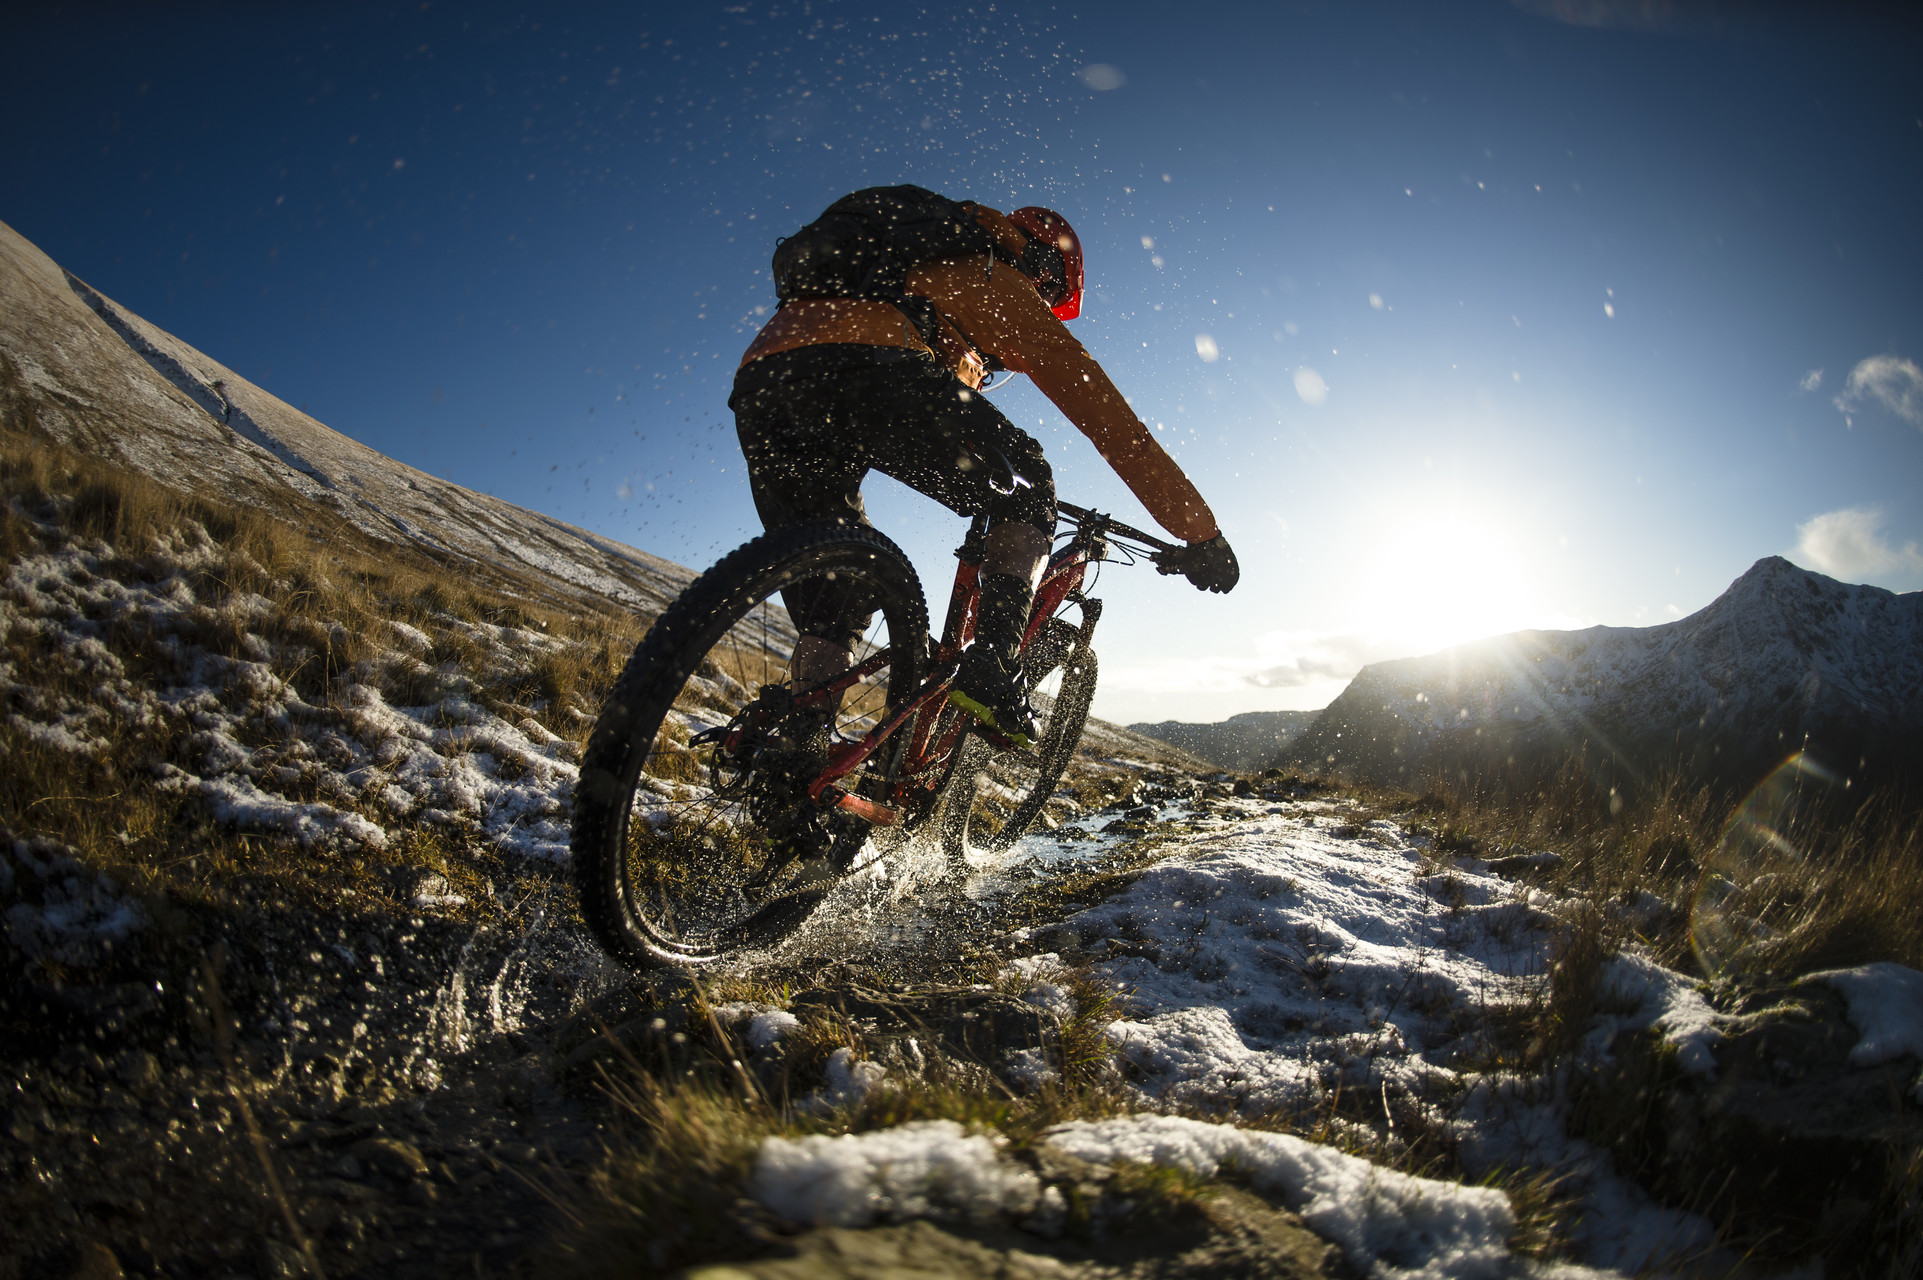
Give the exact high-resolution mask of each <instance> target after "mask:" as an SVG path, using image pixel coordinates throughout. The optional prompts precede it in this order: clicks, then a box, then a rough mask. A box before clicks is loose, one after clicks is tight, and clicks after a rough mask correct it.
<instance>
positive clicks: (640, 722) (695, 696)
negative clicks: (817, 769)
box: [571, 522, 928, 969]
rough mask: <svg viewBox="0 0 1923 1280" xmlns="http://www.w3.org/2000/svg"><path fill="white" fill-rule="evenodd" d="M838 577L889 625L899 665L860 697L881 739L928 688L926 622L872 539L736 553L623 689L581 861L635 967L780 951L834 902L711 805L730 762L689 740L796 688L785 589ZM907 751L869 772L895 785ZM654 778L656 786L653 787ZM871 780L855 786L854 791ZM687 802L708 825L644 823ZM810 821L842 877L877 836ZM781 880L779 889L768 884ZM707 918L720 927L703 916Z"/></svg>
mask: <svg viewBox="0 0 1923 1280" xmlns="http://www.w3.org/2000/svg"><path fill="white" fill-rule="evenodd" d="M828 576H832V577H833V578H835V579H836V580H837V581H839V582H841V583H846V584H848V585H849V587H850V588H852V589H855V590H858V591H861V592H862V593H863V594H865V595H866V596H867V597H868V598H871V599H872V600H873V602H874V605H875V608H876V610H877V611H878V614H879V616H881V617H882V618H884V619H885V620H886V623H887V628H888V630H887V640H888V648H889V654H890V662H889V664H888V666H887V667H886V668H885V669H884V671H882V672H880V673H877V675H876V676H875V677H874V681H873V682H871V683H870V684H869V685H868V686H866V687H864V686H857V689H860V690H863V694H862V696H863V697H864V698H867V699H869V702H868V703H865V704H863V705H867V706H870V707H871V710H869V711H867V712H864V713H862V714H865V715H867V716H868V719H867V720H866V721H864V722H863V723H866V724H872V723H874V722H875V721H876V719H877V718H878V717H879V716H883V715H886V714H888V713H890V712H892V711H893V710H894V709H896V708H898V707H899V706H901V705H903V704H904V703H905V702H906V700H907V699H908V698H909V696H910V695H911V694H912V693H913V691H914V690H915V688H916V687H917V685H918V684H919V682H920V679H921V670H922V662H923V659H924V655H925V653H926V651H927V634H928V615H927V607H926V605H925V604H924V602H923V598H922V592H921V584H920V581H919V580H918V579H917V577H916V575H915V570H914V567H913V566H912V565H911V564H910V563H909V562H908V559H907V557H906V556H904V555H903V554H902V552H901V550H900V548H898V547H897V546H895V544H894V543H893V542H891V541H890V540H889V539H888V538H887V537H885V536H884V535H882V534H881V533H879V532H877V531H875V530H874V529H871V528H868V527H866V526H859V525H843V524H835V523H829V522H820V523H811V524H803V525H795V526H790V527H787V528H783V529H777V530H773V531H770V532H768V533H765V534H763V535H762V536H760V537H758V538H756V539H754V540H753V541H751V542H749V543H747V544H745V545H743V546H742V547H740V548H738V549H737V550H735V551H733V552H732V553H730V554H729V555H728V556H726V557H725V558H723V559H722V560H721V561H720V562H719V563H717V564H716V565H715V566H714V567H713V568H711V569H709V570H708V571H707V572H706V573H704V574H702V575H701V576H700V577H699V578H696V579H695V580H694V582H692V583H691V584H689V586H688V588H687V589H686V590H685V591H683V592H682V593H681V595H680V596H679V597H678V598H677V599H676V600H675V601H674V603H673V604H671V605H670V606H669V607H668V609H667V610H666V612H664V613H663V614H662V615H661V617H660V619H659V620H658V621H656V622H655V624H654V626H653V627H652V628H651V629H650V630H649V631H648V633H647V635H646V637H645V638H644V639H643V640H642V641H641V643H640V644H639V645H638V646H637V647H636V649H635V652H634V655H633V657H632V658H630V659H629V661H628V664H627V666H626V667H625V668H624V669H623V670H622V672H621V675H620V677H619V678H618V679H617V680H616V681H615V684H614V688H613V690H612V692H611V693H610V694H609V696H608V700H607V703H606V705H605V706H604V707H603V709H602V712H601V716H600V718H599V719H598V720H597V721H596V722H595V726H594V731H593V733H592V734H591V735H590V737H589V739H588V745H587V750H586V751H585V753H584V754H583V756H582V761H581V773H580V779H579V781H578V782H577V784H576V786H575V792H574V813H573V839H572V846H571V847H572V855H573V868H572V869H573V879H574V882H575V887H576V889H577V891H578V893H579V896H580V903H581V913H582V916H583V917H584V919H585V921H586V923H587V926H588V928H589V930H590V931H591V932H592V933H593V934H594V936H595V938H596V939H597V940H598V941H599V942H600V943H601V945H602V946H603V947H604V948H605V949H606V950H607V951H608V953H609V954H610V955H612V956H614V957H615V958H616V959H618V960H620V961H622V962H623V963H625V964H627V965H629V966H631V967H634V968H644V969H645V968H651V967H659V966H663V965H677V966H692V965H704V964H711V963H714V962H716V961H719V960H725V959H727V958H729V957H730V956H732V955H736V954H739V953H740V952H742V951H744V950H749V949H753V948H757V947H764V946H768V945H772V944H773V943H775V942H778V941H779V940H780V939H781V938H782V937H785V936H787V935H789V934H792V933H793V932H794V931H795V930H796V929H798V928H799V927H800V926H801V924H802V923H803V922H804V921H805V920H806V919H807V917H808V915H809V914H810V913H812V912H813V910H814V909H815V907H816V906H818V905H819V904H820V902H821V900H822V898H823V897H824V896H825V895H826V891H827V889H826V887H825V885H823V884H822V883H821V879H822V878H821V876H820V875H816V876H815V878H814V879H812V880H807V879H797V880H796V881H795V882H794V885H793V887H784V885H783V884H782V882H781V881H780V879H779V876H780V875H785V874H789V872H788V868H787V864H786V863H784V862H783V861H782V859H781V858H780V857H779V856H777V855H775V854H772V853H769V852H768V848H769V847H770V846H769V842H768V841H767V840H766V839H765V838H764V836H763V834H762V833H761V832H760V831H759V830H758V829H757V828H756V826H755V825H754V823H753V822H752V821H748V820H746V819H744V818H742V817H741V815H742V814H744V813H745V812H746V802H745V801H744V802H742V803H741V804H739V805H735V806H734V807H733V808H732V809H730V807H729V805H730V804H731V803H732V802H724V801H723V800H721V799H717V797H721V796H723V795H724V794H725V789H724V788H723V787H721V786H719V785H716V786H713V787H710V788H709V790H708V791H707V794H706V798H705V799H704V798H703V794H702V785H703V780H704V779H709V780H712V779H719V778H721V777H722V776H723V775H722V774H720V773H718V772H716V771H715V769H714V766H713V761H714V760H715V759H716V758H717V757H718V749H710V750H709V754H708V755H707V757H706V758H705V759H704V758H703V757H702V756H701V753H700V752H699V751H697V750H693V749H691V748H690V746H689V743H688V735H689V732H690V726H691V725H692V724H696V723H699V724H702V725H704V726H711V725H712V724H713V723H714V722H715V721H716V720H717V718H724V717H726V716H727V715H729V714H732V713H734V712H738V711H739V710H740V708H741V706H743V705H745V704H746V703H747V702H749V701H751V700H752V695H754V694H755V693H756V692H757V688H756V687H754V686H756V685H757V683H758V682H762V687H765V684H766V683H768V682H772V683H780V682H782V681H785V679H786V671H785V666H786V661H787V658H788V653H787V651H785V649H784V650H783V651H781V652H779V654H778V662H774V663H770V662H769V661H768V655H769V654H771V653H774V652H775V651H776V646H775V642H777V641H778V642H779V644H781V645H783V646H791V645H792V642H793V636H794V631H793V626H792V623H790V622H788V621H787V615H786V612H785V610H780V609H779V608H778V607H777V606H775V605H774V604H773V601H774V600H775V599H776V598H777V597H778V594H779V592H780V591H781V590H782V588H784V587H788V586H793V585H794V584H796V583H798V582H802V581H805V580H808V579H814V578H823V577H828ZM757 618H759V621H758V622H756V621H755V619H757ZM783 628H785V631H784V630H783ZM757 638H758V640H759V644H760V649H759V656H760V658H761V662H760V666H761V668H762V670H763V675H762V676H756V677H754V678H745V677H744V675H743V674H742V670H743V655H744V654H745V655H747V659H748V663H749V665H752V662H753V659H754V658H755V656H756V651H755V650H754V649H753V648H752V644H753V642H754V641H755V640H756V639H757ZM863 656H865V655H863ZM731 662H732V663H733V664H734V666H735V668H736V670H735V671H734V672H733V673H731V672H730V670H729V663H731ZM750 674H752V673H750ZM880 681H885V683H886V693H885V702H884V700H883V699H880V698H875V697H874V696H873V692H874V691H873V683H874V682H880ZM849 698H850V699H853V698H855V691H854V690H851V691H850V694H849ZM844 711H847V708H846V707H844ZM849 714H851V715H852V714H853V713H852V712H849ZM677 732H679V734H680V741H679V742H678V743H677V742H676V741H675V734H676V733H677ZM904 736H905V735H902V734H897V735H896V738H895V739H893V740H891V741H890V743H888V744H885V745H884V747H883V748H882V749H881V750H879V751H877V752H876V755H875V757H873V758H871V759H870V761H869V764H868V768H869V769H870V770H877V769H886V768H887V767H888V766H889V764H890V763H891V762H892V761H893V760H894V758H895V757H896V754H897V752H898V746H897V744H898V743H899V741H900V740H901V739H902V738H903V737H904ZM651 762H652V763H654V764H655V766H656V767H655V770H654V771H653V772H652V773H648V772H644V771H646V770H648V768H649V765H650V763H651ZM704 770H705V772H703V771H704ZM740 776H742V777H746V776H748V775H747V774H746V773H745V772H743V773H742V774H741V775H740ZM861 776H862V775H861V774H859V773H858V774H856V775H853V776H851V777H849V778H846V779H844V780H843V785H844V786H848V787H850V788H853V787H854V786H856V785H857V782H858V779H859V778H860V777H861ZM683 791H685V792H686V793H687V795H688V796H689V797H691V798H688V799H680V798H676V799H674V800H673V801H672V803H673V804H676V805H684V806H685V807H686V809H687V811H688V812H689V813H696V812H697V811H698V812H699V814H701V815H702V816H701V817H700V824H701V825H694V819H690V820H689V823H687V824H683V823H682V819H681V818H680V817H679V816H674V815H677V814H679V813H680V812H681V811H680V810H674V811H672V812H671V811H670V810H668V809H659V810H652V811H649V812H645V813H640V814H637V813H636V801H637V796H638V795H640V794H641V793H642V792H646V793H648V797H649V799H648V801H647V802H648V803H654V801H655V799H658V798H659V797H660V796H661V795H663V794H669V795H672V796H675V797H680V796H681V794H682V792H683ZM742 794H746V793H745V792H743V793H742ZM802 803H803V804H804V805H805V804H806V803H807V802H806V801H803V802H802ZM703 806H705V807H703ZM669 812H671V816H670V817H669V818H668V819H666V822H665V825H662V826H657V825H656V818H657V815H658V814H659V813H669ZM729 815H732V816H729ZM808 820H809V821H815V822H821V823H824V824H827V826H828V829H830V830H832V832H833V833H834V834H833V839H834V841H835V851H836V853H837V855H839V856H840V857H841V863H840V864H839V865H838V866H837V869H838V870H845V869H846V868H845V863H846V861H847V859H848V858H850V857H852V851H853V849H854V848H858V847H859V844H860V842H861V840H862V839H863V838H865V835H866V831H867V827H866V825H865V824H863V823H861V822H860V820H859V819H856V818H853V817H851V816H849V815H845V814H840V813H833V812H831V813H827V814H820V815H815V816H811V817H810V818H809V819H808ZM636 824H640V825H639V826H637V825H636ZM664 833H665V834H664ZM757 857H760V858H761V859H762V861H761V862H760V863H758V864H757V863H756V862H755V859H756V858H757ZM769 877H773V878H772V879H771V880H770V883H771V884H772V888H768V887H767V886H763V885H762V884H761V883H760V881H761V880H762V879H764V878H769ZM737 884H738V885H739V887H738V888H732V889H731V888H729V886H733V885H737ZM650 886H652V887H650ZM670 886H680V889H679V892H680V894H681V897H677V898H673V899H670V894H669V887H670ZM751 891H753V893H761V894H762V895H763V896H761V897H755V896H753V893H751ZM683 898H685V899H686V900H687V902H686V909H685V910H684V909H683V903H682V899H683ZM704 904H707V905H709V906H710V915H711V916H712V917H713V918H712V919H701V918H697V917H696V915H695V914H694V912H695V908H696V907H698V906H702V905H704Z"/></svg>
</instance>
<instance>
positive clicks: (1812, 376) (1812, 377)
mask: <svg viewBox="0 0 1923 1280" xmlns="http://www.w3.org/2000/svg"><path fill="white" fill-rule="evenodd" d="M1797 385H1798V386H1800V387H1802V388H1803V390H1805V391H1814V390H1816V389H1817V388H1818V387H1820V386H1822V385H1823V371H1822V370H1821V369H1811V370H1810V371H1809V372H1808V373H1806V374H1804V375H1803V380H1802V382H1800V383H1798V384H1797Z"/></svg>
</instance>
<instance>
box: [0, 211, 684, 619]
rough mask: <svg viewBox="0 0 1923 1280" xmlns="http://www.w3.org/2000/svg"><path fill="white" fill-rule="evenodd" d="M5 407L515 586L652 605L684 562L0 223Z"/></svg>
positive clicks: (671, 588)
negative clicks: (251, 358) (66, 264)
mask: <svg viewBox="0 0 1923 1280" xmlns="http://www.w3.org/2000/svg"><path fill="white" fill-rule="evenodd" d="M0 416H4V418H5V420H6V421H7V422H8V423H9V424H10V425H14V426H17V427H25V428H28V429H30V430H37V431H39V432H41V433H44V434H45V435H48V436H51V437H52V438H54V439H55V440H58V441H59V442H61V443H62V444H65V445H67V446H69V447H72V448H74V449H77V450H79V451H81V452H83V453H86V454H88V455H91V456H93V457H97V458H101V459H103V460H108V461H112V462H115V463H118V464H119V465H122V466H125V467H127V468H129V469H131V470H134V471H139V472H143V473H145V474H146V475H148V476H150V477H152V478H153V479H155V480H158V481H160V482H161V483H163V484H165V485H167V486H169V487H170V488H174V489H178V490H182V491H184V492H189V493H197V494H201V495H203V496H207V497H211V498H214V499H216V500H219V501H223V502H232V501H238V502H242V503H245V504H247V505H249V506H254V507H259V508H263V509H265V510H267V511H270V512H272V513H273V514H275V515H278V516H281V517H283V518H285V519H289V520H292V521H293V522H294V523H296V524H299V525H307V526H316V527H318V528H320V529H322V530H327V531H329V532H330V534H331V533H333V532H334V531H335V530H336V529H337V528H340V527H341V526H345V529H346V530H351V531H352V532H353V533H354V534H357V535H359V539H366V540H372V541H374V542H377V543H387V544H399V545H402V546H407V547H410V548H413V549H415V550H418V551H420V552H423V553H425V554H426V555H428V556H429V557H430V558H431V559H433V560H434V561H437V562H438V563H440V564H442V565H444V566H448V567H454V566H459V567H461V568H462V569H463V570H464V571H467V572H478V573H479V574H480V576H481V577H482V578H483V579H485V580H488V582H489V584H490V585H494V586H497V587H501V588H505V589H508V590H510V591H514V592H516V593H517V594H519V593H527V594H532V595H535V596H537V597H543V598H547V599H550V600H557V599H559V600H571V601H573V602H575V603H580V602H583V601H588V600H599V601H604V602H608V603H613V604H616V605H620V606H623V607H626V608H630V609H639V610H641V611H643V612H647V613H654V612H658V611H659V610H660V609H661V607H662V606H663V605H665V604H666V603H667V601H668V600H670V599H672V598H673V597H674V595H675V594H676V593H677V592H679V590H680V589H681V587H682V586H683V585H685V584H686V583H687V582H688V581H689V579H690V578H691V577H692V576H693V575H692V574H690V573H689V572H688V571H687V570H686V569H683V568H682V567H681V566H679V565H676V564H672V563H670V562H669V561H666V560H662V559H660V558H659V557H657V556H651V555H649V554H648V553H647V552H645V551H638V550H636V549H635V548H633V547H629V546H624V545H623V544H621V543H619V542H616V541H614V540H613V539H610V538H604V537H601V536H600V535H598V534H594V533H590V532H588V531H587V530H585V529H580V528H576V527H575V526H573V525H570V524H568V523H566V522H565V521H561V520H556V519H554V518H553V517H551V516H545V515H542V514H540V513H539V512H535V511H529V510H528V509H527V508H525V507H518V506H516V505H514V504H513V503H511V502H504V501H502V500H501V499H499V498H494V497H490V496H488V495H486V494H480V493H475V492H474V491H473V490H471V489H465V488H462V487H461V486H460V485H457V484H452V483H449V482H448V481H445V480H439V479H436V478H435V477H433V476H431V475H429V474H427V473H426V472H424V471H418V470H416V469H414V468H413V467H410V466H407V465H406V464H404V463H400V462H396V461H394V460H393V459H392V458H389V457H386V456H385V455H383V454H380V453H377V452H376V451H374V450H373V449H370V448H368V447H367V446H365V445H363V444H360V443H358V442H357V441H354V440H351V439H349V438H348V437H346V436H344V435H342V434H340V433H339V432H337V431H333V430H331V429H329V428H328V427H326V426H323V425H322V424H321V423H319V422H316V421H315V420H314V419H313V418H310V417H308V416H307V415H306V414H304V413H302V412H300V411H299V410H298V409H295V408H293V407H292V406H290V405H288V404H286V403H284V402H283V401H281V400H279V399H276V398H275V397H274V396H272V395H270V394H269V393H267V392H266V391H263V390H261V388H259V387H257V386H255V385H254V384H253V383H251V382H249V381H247V379H245V378H243V377H241V376H240V375H239V374H237V373H235V372H233V371H232V370H231V369H228V368H227V367H226V366H224V365H222V364H221V363H220V362H219V361H217V360H214V359H212V358H210V357H208V356H207V355H205V354H204V353H202V352H200V351H197V350H195V349H194V348H193V347H191V346H189V345H187V344H186V343H184V342H182V341H180V340H179V339H178V338H175V337H174V336H173V335H171V334H169V333H167V332H165V331H164V330H161V329H159V328H157V327H156V326H154V325H152V324H149V323H148V322H147V321H145V320H143V319H141V318H140V317H139V316H137V315H134V314H133V313H132V312H130V311H128V310H127V309H126V308H124V307H122V306H120V305H119V304H117V303H115V302H114V301H113V300H111V299H110V298H107V297H105V296H104V295H102V294H100V293H99V292H98V291H96V290H94V289H93V288H91V287H89V286H88V285H87V284H85V283H84V282H82V281H81V280H79V279H77V278H76V277H75V276H73V275H72V274H70V273H68V272H66V271H64V270H62V269H61V268H60V266H59V265H58V264H56V263H55V262H54V261H53V260H52V259H50V258H48V257H47V255H46V254H44V253H42V252H40V250H39V249H37V248H36V247H34V246H33V245H32V244H30V243H29V242H28V241H27V240H25V239H24V238H22V237H21V236H20V234H19V233H18V232H16V231H14V230H13V228H11V227H9V226H7V225H6V224H5V223H0ZM357 540H358V539H357Z"/></svg>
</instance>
